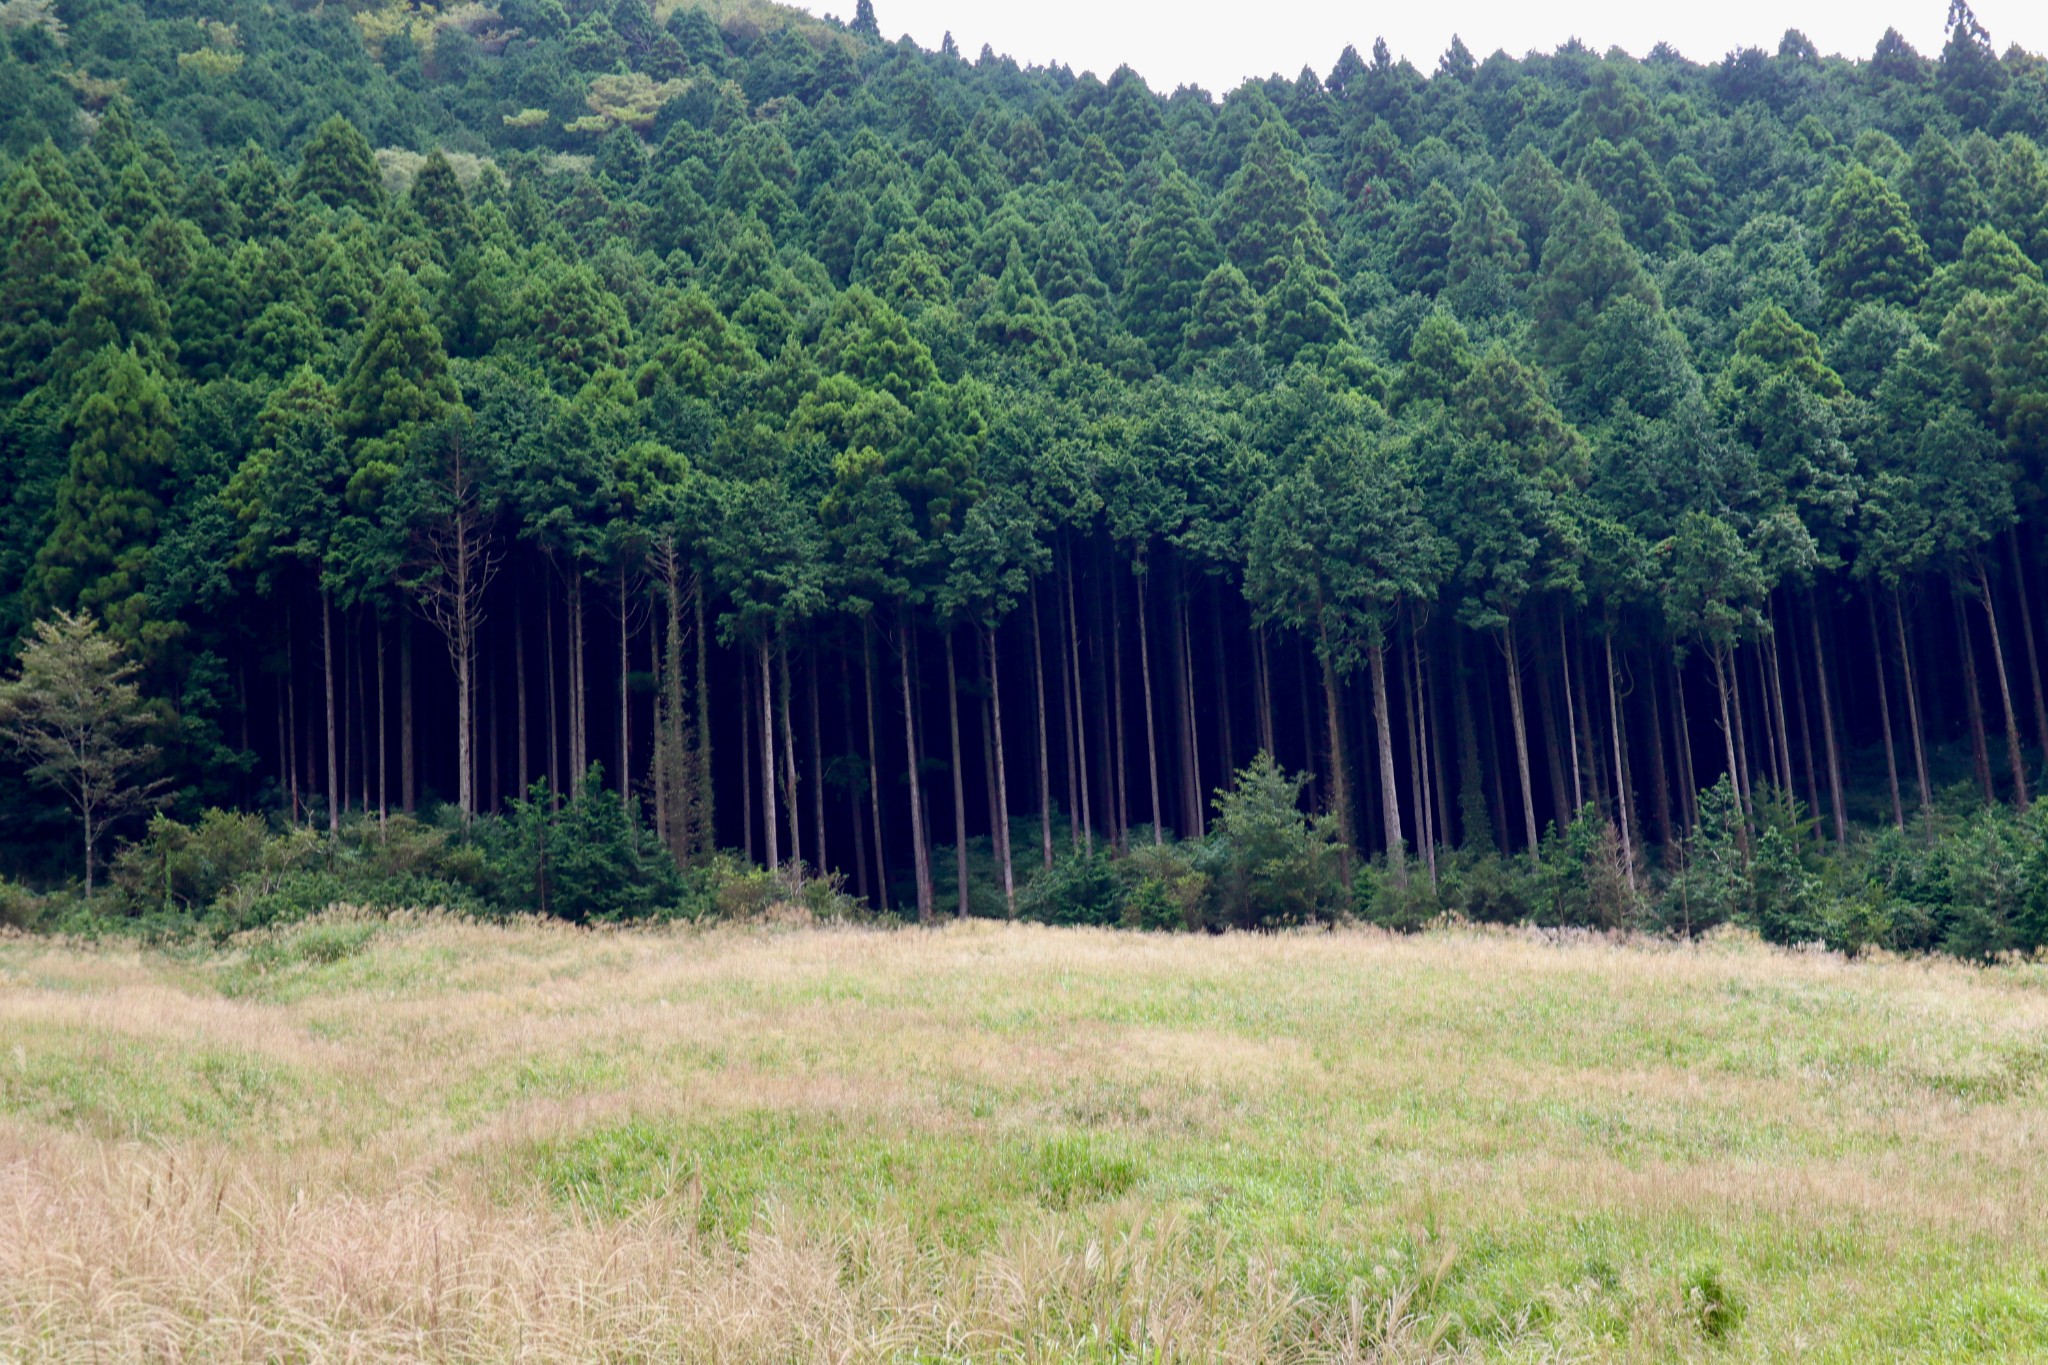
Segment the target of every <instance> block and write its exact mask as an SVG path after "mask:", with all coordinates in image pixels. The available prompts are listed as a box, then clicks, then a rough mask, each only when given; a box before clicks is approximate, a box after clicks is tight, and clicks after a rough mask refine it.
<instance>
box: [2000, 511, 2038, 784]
mask: <svg viewBox="0 0 2048 1365" xmlns="http://www.w3.org/2000/svg"><path fill="white" fill-rule="evenodd" d="M2005 548H2006V553H2007V554H2008V555H2009V556H2010V557H2011V559H2012V581H2013V588H2014V589H2015V590H2016V591H2017V592H2018V593H2019V598H2020V611H2019V616H2020V642H2021V643H2022V644H2023V645H2024V646H2025V647H2026V655H2027V680H2028V681H2029V682H2031V683H2032V684H2033V688H2034V742H2035V743H2036V744H2037V745H2039V746H2040V749H2041V753H2042V756H2043V757H2044V758H2048V696H2044V694H2043V693H2042V690H2041V656H2040V654H2039V653H2037V652H2036V651H2035V648H2034V604H2033V601H2032V600H2031V599H2032V593H2031V592H2030V591H2029V590H2028V588H2027V569H2026V565H2024V564H2022V563H2021V562H2020V539H2019V534H2018V532H2016V531H2015V530H2014V529H2013V528H2012V527H2011V526H2007V527H2006V528H2005Z"/></svg>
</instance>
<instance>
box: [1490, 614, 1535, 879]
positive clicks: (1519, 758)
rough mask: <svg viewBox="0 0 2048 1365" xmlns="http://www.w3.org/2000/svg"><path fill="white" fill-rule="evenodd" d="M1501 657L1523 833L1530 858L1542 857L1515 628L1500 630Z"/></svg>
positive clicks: (1511, 624)
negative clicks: (1520, 802)
mask: <svg viewBox="0 0 2048 1365" xmlns="http://www.w3.org/2000/svg"><path fill="white" fill-rule="evenodd" d="M1500 652H1501V657H1502V658H1503V659H1504V660H1505V661H1506V663H1507V674H1508V711H1509V714H1510V716H1511V717H1512V719H1513V723H1514V727H1515V769H1516V772H1517V773H1518V775H1519V776H1520V777H1521V780H1522V832H1523V835H1524V837H1526V838H1527V839H1528V841H1529V857H1530V858H1531V859H1535V858H1537V857H1539V856H1541V846H1540V843H1539V841H1538V839H1537V837H1536V788H1535V784H1534V783H1533V782H1531V781H1530V779H1529V726H1528V721H1527V719H1526V717H1525V716H1524V715H1523V713H1522V660H1521V654H1520V651H1518V650H1517V649H1516V648H1515V625H1514V622H1512V621H1510V622H1508V623H1507V624H1506V625H1504V626H1502V627H1501V628H1500Z"/></svg>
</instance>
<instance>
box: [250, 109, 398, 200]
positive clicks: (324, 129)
mask: <svg viewBox="0 0 2048 1365" xmlns="http://www.w3.org/2000/svg"><path fill="white" fill-rule="evenodd" d="M309 194H310V195H312V196H313V197H314V198H315V199H318V200H319V201H320V202H321V203H323V204H325V205H327V207H329V208H331V209H338V208H343V207H350V206H353V207H355V208H358V209H361V210H362V211H363V212H365V213H371V212H374V211H375V210H376V208H377V205H378V204H379V203H380V202H381V201H382V200H383V197H384V184H383V180H382V179H381V178H380V177H379V176H378V174H377V159H376V158H375V157H373V156H372V155H371V154H370V144H369V143H368V142H366V141H364V140H363V135H362V134H361V133H359V132H357V131H356V126H355V125H354V124H353V123H350V122H349V121H348V120H347V119H345V118H343V117H342V116H341V115H340V114H336V115H334V117H332V118H330V119H328V120H327V121H326V122H325V123H323V124H321V125H320V126H319V127H318V128H315V129H314V130H313V137H312V139H311V140H310V141H309V142H307V143H306V150H305V152H304V153H303V154H302V155H301V156H300V158H299V173H298V175H297V177H296V178H295V179H294V180H293V181H292V197H293V198H295V199H303V198H305V197H306V196H307V195H309ZM245 211H246V210H245ZM251 216H252V217H253V216H254V215H251Z"/></svg>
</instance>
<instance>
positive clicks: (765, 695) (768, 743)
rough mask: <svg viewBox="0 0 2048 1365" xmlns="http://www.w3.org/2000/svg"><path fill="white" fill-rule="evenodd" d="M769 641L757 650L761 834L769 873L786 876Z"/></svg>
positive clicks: (764, 641)
mask: <svg viewBox="0 0 2048 1365" xmlns="http://www.w3.org/2000/svg"><path fill="white" fill-rule="evenodd" d="M769 652H770V651H769V648H768V637H767V635H766V634H763V635H762V636H761V638H760V640H759V641H758V642H757V643H756V645H755V647H754V657H755V659H756V661H757V662H758V663H759V664H760V669H761V714H760V718H759V720H758V721H757V722H756V725H755V733H756V734H757V735H758V736H760V740H761V831H762V834H763V836H764V837H765V839H766V841H767V849H768V870H769V871H770V872H772V873H775V874H776V875H778V876H780V875H781V873H782V831H781V830H780V829H779V828H777V823H776V819H775V697H774V684H773V678H774V666H773V663H772V662H771V660H770V658H769Z"/></svg>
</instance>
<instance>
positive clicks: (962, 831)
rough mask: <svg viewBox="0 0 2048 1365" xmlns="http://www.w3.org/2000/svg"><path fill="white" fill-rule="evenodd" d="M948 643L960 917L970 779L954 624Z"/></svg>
mask: <svg viewBox="0 0 2048 1365" xmlns="http://www.w3.org/2000/svg"><path fill="white" fill-rule="evenodd" d="M939 633H940V634H941V635H942V636H943V637H944V638H945V642H946V723H947V725H948V727H949V728H950V730H951V732H952V736H953V874H954V881H955V883H956V884H957V885H958V887H959V891H960V910H959V914H960V918H961V919H966V918H967V908H968V904H967V782H966V773H965V772H964V771H963V769H964V768H965V767H966V761H965V759H964V758H963V757H962V756H961V753H960V674H959V670H958V668H957V666H956V665H955V663H954V657H953V653H954V651H953V627H952V626H951V625H946V626H944V627H941V629H940V632H939Z"/></svg>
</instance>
